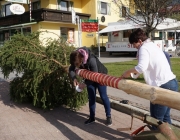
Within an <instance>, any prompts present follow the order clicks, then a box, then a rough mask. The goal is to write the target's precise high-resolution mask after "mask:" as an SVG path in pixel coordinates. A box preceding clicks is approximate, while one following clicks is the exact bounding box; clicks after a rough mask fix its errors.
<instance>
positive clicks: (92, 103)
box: [87, 82, 111, 117]
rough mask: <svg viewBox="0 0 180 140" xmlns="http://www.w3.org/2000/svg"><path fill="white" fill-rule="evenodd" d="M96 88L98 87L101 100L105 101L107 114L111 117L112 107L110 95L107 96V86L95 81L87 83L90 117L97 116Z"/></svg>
mask: <svg viewBox="0 0 180 140" xmlns="http://www.w3.org/2000/svg"><path fill="white" fill-rule="evenodd" d="M96 89H98V91H99V94H100V97H101V100H102V101H103V104H104V108H105V112H106V116H107V117H110V116H111V108H110V102H109V97H108V96H107V87H106V86H102V85H100V84H99V83H95V82H93V83H92V84H90V85H87V91H88V98H89V111H90V117H95V109H96Z"/></svg>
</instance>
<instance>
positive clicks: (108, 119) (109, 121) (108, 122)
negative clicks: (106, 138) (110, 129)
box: [106, 117, 112, 126]
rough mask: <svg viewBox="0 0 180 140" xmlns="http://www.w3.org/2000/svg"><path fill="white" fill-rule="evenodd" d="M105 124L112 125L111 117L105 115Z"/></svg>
mask: <svg viewBox="0 0 180 140" xmlns="http://www.w3.org/2000/svg"><path fill="white" fill-rule="evenodd" d="M106 125H107V126H111V125H112V119H111V117H107V120H106Z"/></svg>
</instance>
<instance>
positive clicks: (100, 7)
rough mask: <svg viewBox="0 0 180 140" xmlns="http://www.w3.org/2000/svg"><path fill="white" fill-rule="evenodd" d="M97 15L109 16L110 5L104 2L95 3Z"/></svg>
mask: <svg viewBox="0 0 180 140" xmlns="http://www.w3.org/2000/svg"><path fill="white" fill-rule="evenodd" d="M97 11H98V14H104V15H111V4H110V3H106V2H101V1H99V0H98V1H97Z"/></svg>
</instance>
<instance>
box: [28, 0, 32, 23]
mask: <svg viewBox="0 0 180 140" xmlns="http://www.w3.org/2000/svg"><path fill="white" fill-rule="evenodd" d="M29 14H30V15H29V18H30V22H31V20H32V19H31V0H29Z"/></svg>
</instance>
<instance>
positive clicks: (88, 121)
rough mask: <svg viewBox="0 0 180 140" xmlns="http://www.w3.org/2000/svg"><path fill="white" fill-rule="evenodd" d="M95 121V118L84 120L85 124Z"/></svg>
mask: <svg viewBox="0 0 180 140" xmlns="http://www.w3.org/2000/svg"><path fill="white" fill-rule="evenodd" d="M94 122H95V118H91V117H90V118H89V119H88V120H87V121H85V122H84V123H85V125H88V124H91V123H94Z"/></svg>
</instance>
